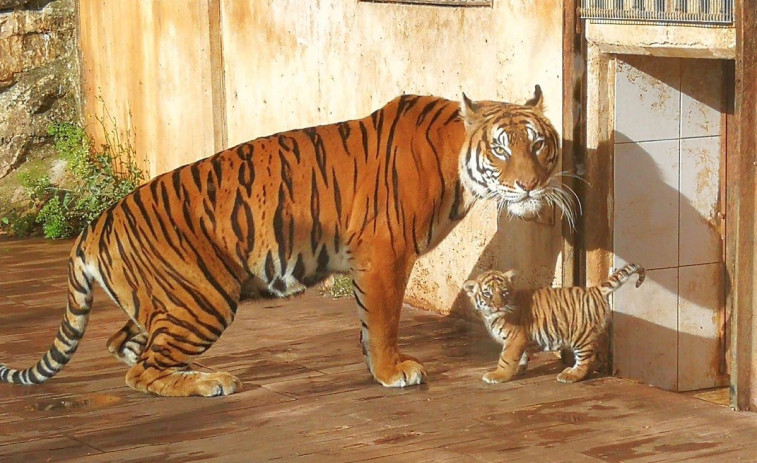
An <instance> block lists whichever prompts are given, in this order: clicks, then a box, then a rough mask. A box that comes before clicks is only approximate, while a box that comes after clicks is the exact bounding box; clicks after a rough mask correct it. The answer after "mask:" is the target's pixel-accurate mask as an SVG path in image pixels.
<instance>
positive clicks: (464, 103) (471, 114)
mask: <svg viewBox="0 0 757 463" xmlns="http://www.w3.org/2000/svg"><path fill="white" fill-rule="evenodd" d="M480 110H481V107H480V105H479V104H478V103H476V102H475V101H472V100H471V99H470V98H468V96H467V95H466V94H465V93H463V99H462V100H461V101H460V115H461V116H463V122H464V123H465V128H466V129H468V128H471V127H473V126H475V125H476V124H478V123H479V122H481V119H482V117H481V114H480Z"/></svg>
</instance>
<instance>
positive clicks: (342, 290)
mask: <svg viewBox="0 0 757 463" xmlns="http://www.w3.org/2000/svg"><path fill="white" fill-rule="evenodd" d="M352 291H353V286H352V278H351V277H350V276H349V275H334V283H333V284H332V285H331V288H330V291H329V292H330V293H331V296H332V297H335V298H336V297H346V296H351V295H352Z"/></svg>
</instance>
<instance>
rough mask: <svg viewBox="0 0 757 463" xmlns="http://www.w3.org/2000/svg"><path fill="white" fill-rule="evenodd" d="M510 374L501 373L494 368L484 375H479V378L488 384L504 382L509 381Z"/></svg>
mask: <svg viewBox="0 0 757 463" xmlns="http://www.w3.org/2000/svg"><path fill="white" fill-rule="evenodd" d="M511 377H512V375H508V374H506V373H503V372H501V371H499V370H494V371H490V372H488V373H486V374H485V375H484V376H482V377H481V379H482V380H483V381H484V382H485V383H489V384H499V383H506V382H508V381H510V378H511Z"/></svg>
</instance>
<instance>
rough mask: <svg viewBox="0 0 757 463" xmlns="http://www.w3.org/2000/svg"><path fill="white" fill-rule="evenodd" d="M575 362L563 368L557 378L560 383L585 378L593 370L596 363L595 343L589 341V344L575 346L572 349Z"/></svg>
mask: <svg viewBox="0 0 757 463" xmlns="http://www.w3.org/2000/svg"><path fill="white" fill-rule="evenodd" d="M573 354H574V356H575V358H576V363H575V365H573V366H572V367H568V368H566V369H564V370H563V371H562V372H561V373H560V374H559V375H557V380H558V381H559V382H561V383H575V382H576V381H581V380H582V379H584V378H586V376H587V375H588V374H589V373H591V372H592V371H593V370H594V367H595V366H596V364H597V344H596V341H591V342H590V343H589V344H587V345H585V346H581V347H576V348H575V349H574V351H573Z"/></svg>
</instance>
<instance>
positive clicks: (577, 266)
mask: <svg viewBox="0 0 757 463" xmlns="http://www.w3.org/2000/svg"><path fill="white" fill-rule="evenodd" d="M578 8H579V1H578V0H563V44H562V51H563V53H562V56H563V62H562V83H563V91H562V105H563V107H562V140H563V141H562V171H563V172H568V173H571V174H576V173H577V172H576V171H577V165H578V164H579V162H585V161H584V160H582V159H581V158H582V157H583V156H582V155H581V153H582V152H583V150H582V149H581V146H582V136H581V132H582V129H583V126H582V124H581V118H580V111H581V99H582V94H583V92H582V85H583V76H584V75H585V73H584V72H583V70H582V69H579V68H578V66H579V65H581V63H583V56H582V49H583V46H582V39H583V36H582V34H581V33H580V29H581V21H580V19H579V16H578ZM579 160H580V161H579ZM562 181H563V183H564V184H565V185H566V186H567V187H568V188H570V189H572V190H573V191H575V192H576V193H577V194H579V198H580V197H581V196H582V195H581V194H580V193H581V191H582V189H583V188H582V185H581V184H580V183H579V181H578V180H576V179H574V178H573V177H563V178H562ZM582 225H583V221H582V220H581V219H580V217H579V218H577V221H576V226H575V228H572V227H571V226H570V224H568V223H567V221H565V220H564V221H563V226H562V233H563V250H562V284H563V285H564V286H578V285H581V284H582V283H581V281H582V272H581V268H582V258H581V255H582V250H581V247H580V245H579V237H580V236H581V234H582V230H583V226H582Z"/></svg>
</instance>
